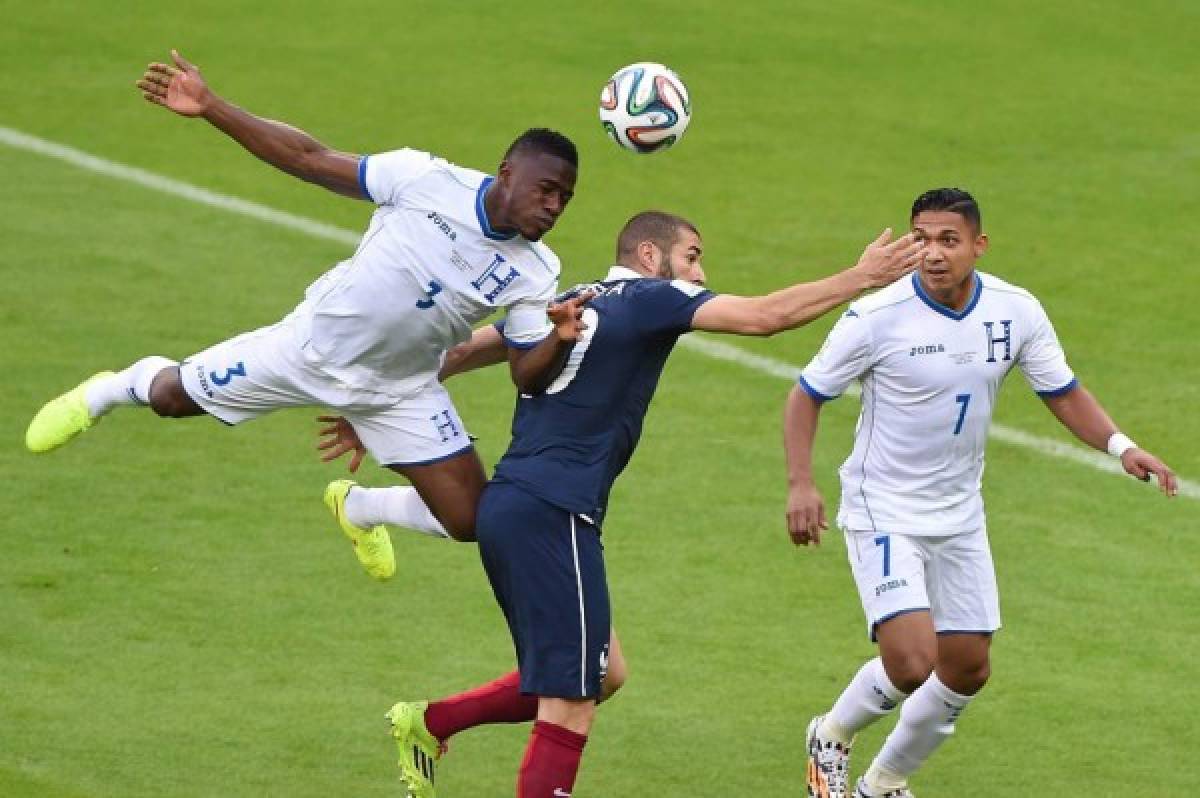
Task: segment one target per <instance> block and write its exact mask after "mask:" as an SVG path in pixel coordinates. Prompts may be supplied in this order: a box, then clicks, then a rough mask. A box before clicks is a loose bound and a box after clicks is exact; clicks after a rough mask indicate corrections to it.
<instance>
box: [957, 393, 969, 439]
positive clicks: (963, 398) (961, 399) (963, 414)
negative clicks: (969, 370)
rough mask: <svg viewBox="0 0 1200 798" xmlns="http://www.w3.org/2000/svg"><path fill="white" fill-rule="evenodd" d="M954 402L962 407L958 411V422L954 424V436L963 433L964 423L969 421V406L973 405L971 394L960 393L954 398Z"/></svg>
mask: <svg viewBox="0 0 1200 798" xmlns="http://www.w3.org/2000/svg"><path fill="white" fill-rule="evenodd" d="M954 401H956V402H958V403H959V404H960V405H962V407H960V408H959V409H958V421H956V422H954V434H955V435H957V434H959V433H960V432H962V428H963V422H964V421H966V420H967V405H969V404H971V394H969V393H960V394H959V395H958V396H956V397H954Z"/></svg>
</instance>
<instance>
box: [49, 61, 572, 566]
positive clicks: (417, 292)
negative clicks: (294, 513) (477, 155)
mask: <svg viewBox="0 0 1200 798" xmlns="http://www.w3.org/2000/svg"><path fill="white" fill-rule="evenodd" d="M172 56H173V58H174V61H175V64H174V65H167V64H151V65H150V67H149V68H148V70H147V71H146V73H145V75H144V77H143V79H142V80H141V81H139V82H138V86H139V87H140V88H141V89H142V92H143V95H144V96H145V98H146V99H147V100H149V101H151V102H153V103H156V104H158V105H162V106H164V107H166V108H168V109H170V110H172V111H174V112H176V113H177V114H180V115H182V116H185V117H202V118H204V119H206V120H207V121H208V122H210V123H211V124H212V125H213V126H214V127H216V128H218V129H219V130H221V131H223V132H224V133H226V134H228V135H229V136H230V137H231V138H233V139H234V140H235V141H237V142H238V143H239V144H241V145H242V146H244V147H245V148H246V149H247V150H249V151H250V152H251V153H253V154H254V155H256V156H258V157H259V158H261V159H262V160H264V161H266V162H267V163H269V164H271V165H272V166H275V167H276V168H278V169H281V170H282V171H284V172H287V173H289V174H291V175H294V176H296V177H299V178H301V179H303V180H306V181H309V182H312V183H316V184H317V185H320V186H323V187H325V188H327V189H330V190H331V191H335V192H337V193H339V194H343V195H346V196H349V197H353V198H355V199H359V200H369V201H373V202H374V203H375V204H376V205H377V206H378V208H377V210H376V211H375V214H374V215H373V216H372V218H371V222H370V225H369V226H368V228H367V231H366V233H365V234H364V235H363V238H362V241H361V242H360V243H359V245H358V248H357V249H356V250H355V252H354V254H353V255H352V256H351V257H350V258H349V259H347V260H345V261H343V262H342V263H340V264H338V265H337V266H335V267H334V268H333V269H331V270H330V271H329V272H327V273H326V274H325V275H324V276H322V277H321V278H320V279H318V280H317V281H316V282H315V283H313V284H312V285H311V286H310V287H309V289H308V291H307V292H306V295H305V298H304V301H303V302H301V303H300V305H299V306H298V307H297V308H296V309H295V310H294V311H292V312H291V313H290V314H288V316H287V317H286V318H284V319H283V320H282V321H280V322H279V323H278V324H274V325H272V326H269V327H266V328H263V329H260V330H256V331H254V332H249V333H246V334H244V335H240V336H237V337H235V338H233V339H231V340H228V341H225V342H222V343H220V344H217V345H216V346H213V347H211V348H209V349H207V350H204V351H203V352H200V353H199V354H196V355H193V356H192V357H189V358H186V359H185V360H184V361H183V362H182V363H181V364H177V363H175V362H174V361H171V360H168V359H166V358H162V357H148V358H144V359H142V360H140V361H138V362H136V363H134V364H133V365H132V366H130V367H129V368H127V369H125V370H124V371H122V372H119V373H116V374H113V373H112V372H103V373H101V374H99V375H96V376H95V377H93V378H92V379H90V380H88V381H86V382H85V383H83V384H82V385H80V386H79V387H77V388H76V389H74V390H73V391H70V392H68V393H66V394H64V395H63V396H61V397H59V398H57V399H55V400H53V401H51V402H50V403H48V404H47V405H46V406H45V407H44V408H43V409H42V410H41V411H40V412H39V413H38V415H37V416H36V417H35V418H34V419H33V421H32V422H31V424H30V426H29V430H28V432H27V434H26V443H27V445H28V446H29V448H30V449H31V450H33V451H49V450H50V449H53V448H56V447H58V446H61V445H62V444H64V443H66V442H67V441H68V440H70V439H71V438H72V437H74V436H75V435H77V434H78V433H80V432H82V431H84V430H86V429H88V428H90V427H91V426H92V425H93V424H95V423H96V422H97V421H98V420H99V419H100V418H101V417H102V416H104V415H105V414H106V413H108V412H109V411H111V410H112V409H113V408H114V407H116V406H119V405H126V404H133V405H143V406H146V405H148V406H149V407H151V408H152V409H153V410H154V411H155V412H156V413H158V414H159V415H160V416H167V417H184V416H195V415H201V414H208V415H212V416H214V417H216V418H217V419H220V420H221V421H223V422H226V423H227V424H237V423H239V422H242V421H246V420H248V419H252V418H256V417H258V416H261V415H263V414H264V413H268V412H270V411H272V410H275V409H277V408H281V407H294V406H304V405H319V406H325V407H332V408H336V409H337V410H338V411H339V412H340V413H341V414H342V415H344V416H345V417H346V418H347V419H349V420H350V422H351V423H352V424H353V425H354V428H355V430H356V431H357V432H358V434H359V435H360V436H361V438H362V440H363V442H364V443H365V444H366V447H367V449H368V450H369V451H370V452H371V454H372V455H373V456H374V457H375V458H377V459H378V460H379V462H380V463H381V464H383V465H386V466H388V467H390V468H392V469H393V470H395V471H397V472H399V473H400V474H402V475H404V476H405V477H406V478H408V480H409V481H410V482H412V484H413V486H414V488H415V490H416V493H417V494H419V495H420V497H421V498H422V499H424V504H425V505H427V506H428V507H429V509H430V510H432V512H433V513H434V514H435V515H436V516H437V518H438V520H439V521H441V523H442V526H443V527H444V528H445V529H446V530H447V531H448V532H449V534H450V535H451V536H453V537H455V538H459V539H472V538H473V532H474V519H475V505H476V501H475V499H476V498H477V497H478V495H479V492H480V491H481V490H482V488H483V485H484V482H485V477H484V471H483V467H482V465H481V463H480V461H479V458H478V456H477V455H476V454H475V451H474V448H473V447H472V445H471V441H470V438H469V436H468V435H467V431H466V429H465V428H464V426H463V423H462V420H461V419H460V418H459V416H458V412H457V411H456V410H455V408H454V404H453V403H452V401H451V399H450V396H449V394H448V393H447V392H446V391H445V389H444V388H442V386H441V384H440V383H439V382H438V379H437V372H438V369H439V367H440V366H441V363H442V359H443V357H444V355H445V352H446V351H447V350H448V349H450V348H451V347H453V346H454V345H455V344H457V343H460V342H462V341H465V340H467V339H469V338H470V336H471V331H472V328H473V326H474V325H475V324H476V323H477V322H479V321H481V320H482V319H484V318H485V317H487V316H489V315H491V314H493V313H494V312H495V311H497V310H500V309H504V310H506V311H507V316H506V321H505V336H506V341H507V343H508V345H509V362H510V365H511V370H512V375H513V379H514V381H515V382H516V383H517V385H518V387H519V388H520V389H521V390H522V391H523V392H525V393H537V392H539V391H540V390H541V388H542V387H544V385H545V384H548V383H549V381H550V379H552V378H553V376H554V375H556V374H557V372H558V369H559V368H560V367H561V363H562V362H563V361H564V360H565V358H566V356H567V354H568V353H569V351H570V348H571V346H572V345H573V343H574V340H573V335H572V330H574V329H575V327H576V326H578V322H577V320H576V319H577V317H578V314H579V313H580V312H581V311H580V309H579V308H578V307H577V304H578V303H575V302H572V303H564V304H562V305H556V306H554V307H553V308H550V316H549V318H548V306H549V305H550V303H551V300H552V298H553V297H554V295H555V292H556V287H557V281H558V275H559V262H558V258H557V257H555V255H554V253H552V252H551V251H550V249H549V248H548V247H547V246H546V245H545V244H542V243H541V242H540V239H541V237H542V236H543V235H544V234H545V233H546V232H548V231H549V230H550V229H551V228H552V227H553V226H554V223H555V221H556V220H557V219H558V216H559V215H560V214H561V213H562V212H563V210H564V209H565V208H566V205H567V203H568V201H569V200H570V199H571V196H572V193H573V191H574V186H575V178H576V171H577V168H578V156H577V154H576V151H575V147H574V145H573V144H572V143H571V142H570V141H569V140H568V139H566V138H565V137H564V136H562V135H560V134H558V133H555V132H553V131H549V130H545V129H534V130H530V131H527V132H526V133H525V134H523V135H521V136H520V137H519V138H518V139H517V140H516V141H515V142H513V144H512V146H510V147H509V149H508V151H507V152H506V153H505V155H504V158H503V160H502V161H501V163H500V167H499V169H498V171H497V173H496V176H495V177H494V178H493V177H490V176H488V175H486V174H484V173H483V172H478V171H475V170H472V169H464V168H461V167H458V166H455V165H453V164H450V163H447V162H446V161H444V160H441V159H440V158H436V157H434V156H432V155H429V154H427V153H423V152H418V151H415V150H397V151H394V152H387V153H383V154H380V155H372V156H369V157H368V156H358V155H352V154H349V153H344V152H338V151H336V150H332V149H330V148H328V147H326V146H325V145H323V144H321V143H320V142H318V141H316V140H315V139H313V138H312V137H311V136H309V135H308V134H306V133H304V132H302V131H299V130H297V129H295V128H293V127H291V126H288V125H285V124H282V123H279V122H274V121H270V120H266V119H262V118H259V117H257V116H254V115H252V114H250V113H247V112H246V111H243V110H242V109H240V108H238V107H237V106H234V105H232V104H231V103H229V102H227V101H226V100H224V99H222V98H220V97H219V96H217V95H216V94H215V93H213V92H212V91H211V90H209V88H208V87H207V85H206V84H205V82H204V80H203V78H202V77H201V75H200V72H199V70H198V69H197V68H196V67H195V66H193V65H192V64H189V63H188V62H187V61H185V60H184V59H183V58H182V57H181V56H179V54H178V53H176V52H172ZM551 319H553V320H554V321H555V324H553V325H552V324H551ZM552 331H553V333H554V334H551V333H552ZM339 506H340V505H339ZM352 531H353V530H350V529H348V530H347V532H348V534H349V533H351V532H352ZM362 531H363V533H364V536H363V539H362V540H361V541H359V540H358V539H356V541H355V542H356V543H359V542H361V543H364V544H365V545H361V546H359V547H358V549H359V552H358V553H359V557H360V559H363V561H364V565H366V566H367V567H368V570H370V571H372V573H373V575H375V576H377V577H380V578H386V577H387V576H390V575H391V574H390V569H391V568H392V567H393V566H392V565H391V562H392V557H391V551H390V546H391V544H390V542H389V541H388V539H387V536H386V534H382V535H378V534H377V533H376V531H375V530H362ZM380 531H382V530H380ZM381 547H385V548H386V549H387V550H386V551H383V550H382V548H381ZM381 569H384V570H387V572H386V573H385V572H384V570H381Z"/></svg>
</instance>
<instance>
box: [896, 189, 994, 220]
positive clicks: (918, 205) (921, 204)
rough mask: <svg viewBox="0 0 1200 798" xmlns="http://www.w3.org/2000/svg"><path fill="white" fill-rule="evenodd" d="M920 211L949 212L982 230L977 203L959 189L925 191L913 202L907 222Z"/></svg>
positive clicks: (981, 218) (981, 217)
mask: <svg viewBox="0 0 1200 798" xmlns="http://www.w3.org/2000/svg"><path fill="white" fill-rule="evenodd" d="M922 211H949V212H951V213H957V214H958V215H959V216H961V217H963V218H964V219H966V220H967V221H968V222H970V223H971V224H972V225H973V226H974V227H975V229H976V230H982V229H983V216H982V215H981V214H980V213H979V203H977V202H976V201H975V198H974V197H972V196H971V195H970V194H969V193H967V192H966V191H963V190H962V189H961V188H934V189H930V190H929V191H926V192H925V193H924V194H922V195H921V196H919V197H917V198H916V199H915V200H913V204H912V213H910V214H909V216H908V220H909V221H910V222H911V221H912V220H913V219H915V218H917V214H918V213H921V212H922Z"/></svg>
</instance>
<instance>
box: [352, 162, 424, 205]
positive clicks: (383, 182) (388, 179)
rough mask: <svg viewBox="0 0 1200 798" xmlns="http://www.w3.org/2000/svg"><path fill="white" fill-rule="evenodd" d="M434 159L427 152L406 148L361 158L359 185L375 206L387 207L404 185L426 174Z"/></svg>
mask: <svg viewBox="0 0 1200 798" xmlns="http://www.w3.org/2000/svg"><path fill="white" fill-rule="evenodd" d="M435 160H436V159H435V158H434V156H432V155H430V154H429V153H427V152H422V151H421V150H413V149H407V148H406V149H403V150H392V151H391V152H381V153H378V154H377V155H364V156H363V157H362V160H361V161H359V162H358V186H359V188H361V189H362V192H363V194H364V195H365V196H366V197H367V199H369V200H371V202H374V203H375V204H376V205H390V204H392V203H394V202H395V201H396V200H397V199H398V198H399V197H400V195H401V194H402V193H403V192H404V188H405V186H407V185H408V184H409V183H411V182H412V181H413V180H414V179H415V178H418V177H420V176H421V175H423V174H424V173H425V172H427V171H429V167H430V166H431V165H432V164H433V162H434V161H435Z"/></svg>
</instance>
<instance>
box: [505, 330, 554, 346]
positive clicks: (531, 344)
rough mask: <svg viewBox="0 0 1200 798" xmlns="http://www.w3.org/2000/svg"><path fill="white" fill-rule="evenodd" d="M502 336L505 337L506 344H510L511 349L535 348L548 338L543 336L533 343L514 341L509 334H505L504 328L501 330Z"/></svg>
mask: <svg viewBox="0 0 1200 798" xmlns="http://www.w3.org/2000/svg"><path fill="white" fill-rule="evenodd" d="M500 336H501V337H502V338H503V339H504V344H505V345H506V346H508V347H509V348H510V349H533V348H534V347H535V346H537V345H538V344H540V343H541V342H542V341H544V340H546V338H545V337H542V338H540V339H538V340H537V341H534V342H533V343H530V344H523V343H519V342H517V341H514V340H513V339H511V338H509V337H508V336H507V335H505V334H504V330H500Z"/></svg>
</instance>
